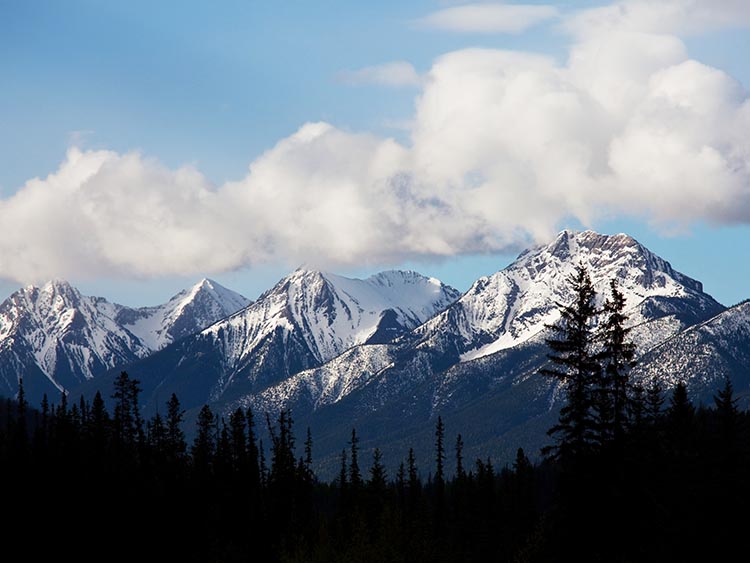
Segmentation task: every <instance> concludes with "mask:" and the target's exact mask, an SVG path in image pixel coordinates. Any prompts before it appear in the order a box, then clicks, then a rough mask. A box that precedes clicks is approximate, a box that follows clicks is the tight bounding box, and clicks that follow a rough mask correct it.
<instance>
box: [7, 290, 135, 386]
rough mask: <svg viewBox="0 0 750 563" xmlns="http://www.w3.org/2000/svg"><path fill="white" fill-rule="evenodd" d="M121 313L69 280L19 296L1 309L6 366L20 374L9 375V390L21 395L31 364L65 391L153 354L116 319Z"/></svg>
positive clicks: (15, 295)
mask: <svg viewBox="0 0 750 563" xmlns="http://www.w3.org/2000/svg"><path fill="white" fill-rule="evenodd" d="M118 310H119V306H118V305H113V304H112V303H109V302H107V301H106V300H104V299H101V298H97V297H86V296H83V295H81V294H80V292H79V291H78V290H77V289H75V288H74V287H72V286H71V285H70V284H68V283H67V282H64V281H51V282H48V283H46V284H45V285H43V286H42V287H35V286H28V287H25V288H23V289H20V290H18V291H16V292H15V293H13V294H12V295H11V296H10V297H9V298H8V299H6V300H5V301H4V302H3V303H2V305H0V357H2V358H3V360H5V361H2V360H0V363H3V364H6V363H8V362H10V363H12V364H13V365H14V368H15V369H14V372H15V371H18V373H6V374H4V375H5V377H4V379H5V380H6V382H5V387H7V389H8V390H10V391H12V392H15V390H16V389H17V383H16V381H17V378H18V377H20V376H23V375H24V372H25V370H26V369H28V368H29V367H30V366H29V363H31V364H32V365H33V366H34V367H35V368H37V369H38V370H39V371H41V373H43V374H44V375H45V376H46V377H48V378H49V380H50V382H51V383H52V384H53V385H54V386H55V387H57V388H58V389H63V388H66V387H68V386H70V385H74V384H75V383H77V382H80V381H82V380H84V379H89V378H91V377H93V376H94V375H95V374H96V373H97V372H102V371H105V370H106V369H108V368H111V367H113V366H114V365H118V364H125V363H128V362H131V361H134V360H136V359H138V358H140V357H143V356H145V355H146V354H148V352H149V349H148V348H147V347H146V346H145V345H144V343H143V342H141V341H140V340H139V339H138V338H137V337H136V336H135V335H133V334H132V333H131V332H129V331H128V330H126V329H125V328H123V327H122V326H120V325H119V324H118V323H117V322H116V321H115V320H114V318H115V316H116V315H117V312H118ZM11 358H12V360H11ZM18 368H21V369H18Z"/></svg>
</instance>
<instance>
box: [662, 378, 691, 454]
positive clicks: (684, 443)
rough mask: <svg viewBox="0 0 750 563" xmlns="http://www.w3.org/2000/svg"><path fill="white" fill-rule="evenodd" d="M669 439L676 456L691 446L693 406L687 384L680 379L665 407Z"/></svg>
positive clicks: (685, 452) (686, 451) (684, 452)
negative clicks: (667, 406)
mask: <svg viewBox="0 0 750 563" xmlns="http://www.w3.org/2000/svg"><path fill="white" fill-rule="evenodd" d="M667 422H668V430H669V439H670V441H671V444H672V447H673V448H674V450H675V452H676V453H677V455H678V456H684V455H685V454H687V453H688V451H689V449H690V447H691V445H692V444H691V441H692V438H693V430H694V422H695V407H694V406H693V404H692V403H691V402H690V399H689V398H688V393H687V386H686V385H685V382H684V381H680V382H679V383H678V384H677V386H676V387H675V388H674V391H673V393H672V397H671V398H670V400H669V408H668V409H667Z"/></svg>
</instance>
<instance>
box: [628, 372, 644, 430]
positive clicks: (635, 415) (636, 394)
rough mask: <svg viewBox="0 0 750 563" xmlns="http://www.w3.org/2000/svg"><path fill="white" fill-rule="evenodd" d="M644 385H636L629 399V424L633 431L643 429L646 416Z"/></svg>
mask: <svg viewBox="0 0 750 563" xmlns="http://www.w3.org/2000/svg"><path fill="white" fill-rule="evenodd" d="M644 395H645V392H644V390H643V385H641V384H640V383H634V384H633V386H632V387H631V389H630V396H629V398H628V424H629V426H630V429H631V430H635V429H641V428H642V427H643V422H644V419H645V416H646V403H645V398H644Z"/></svg>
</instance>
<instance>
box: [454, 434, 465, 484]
mask: <svg viewBox="0 0 750 563" xmlns="http://www.w3.org/2000/svg"><path fill="white" fill-rule="evenodd" d="M463 452H464V441H463V439H462V438H461V434H459V435H458V436H457V437H456V478H457V479H464V478H465V477H466V471H464V454H463Z"/></svg>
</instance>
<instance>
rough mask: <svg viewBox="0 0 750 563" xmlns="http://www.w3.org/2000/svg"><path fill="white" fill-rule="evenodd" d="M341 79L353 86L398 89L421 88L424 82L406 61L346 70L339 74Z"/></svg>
mask: <svg viewBox="0 0 750 563" xmlns="http://www.w3.org/2000/svg"><path fill="white" fill-rule="evenodd" d="M339 79H340V80H341V81H342V82H345V83H347V84H353V85H360V84H381V85H383V86H391V87H396V88H398V87H402V86H419V85H420V84H421V82H422V80H421V78H420V76H419V73H418V72H417V71H416V70H415V69H414V67H413V66H412V65H411V63H408V62H406V61H394V62H390V63H383V64H380V65H374V66H367V67H364V68H360V69H358V70H345V71H342V72H340V73H339Z"/></svg>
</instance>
